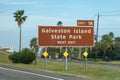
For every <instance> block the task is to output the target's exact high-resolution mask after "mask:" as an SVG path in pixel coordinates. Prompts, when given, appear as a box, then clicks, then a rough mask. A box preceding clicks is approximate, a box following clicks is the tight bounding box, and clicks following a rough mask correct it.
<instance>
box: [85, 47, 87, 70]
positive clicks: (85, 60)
mask: <svg viewBox="0 0 120 80" xmlns="http://www.w3.org/2000/svg"><path fill="white" fill-rule="evenodd" d="M85 51H87V47H86V48H85ZM85 70H87V56H86V57H85Z"/></svg>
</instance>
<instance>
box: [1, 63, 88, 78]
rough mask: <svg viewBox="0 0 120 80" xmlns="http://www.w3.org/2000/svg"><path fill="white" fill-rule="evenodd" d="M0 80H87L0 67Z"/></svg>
mask: <svg viewBox="0 0 120 80" xmlns="http://www.w3.org/2000/svg"><path fill="white" fill-rule="evenodd" d="M0 80H88V79H86V78H82V77H81V78H80V77H74V76H68V75H63V74H55V73H50V72H44V71H37V70H30V69H23V68H17V67H11V66H5V65H0Z"/></svg>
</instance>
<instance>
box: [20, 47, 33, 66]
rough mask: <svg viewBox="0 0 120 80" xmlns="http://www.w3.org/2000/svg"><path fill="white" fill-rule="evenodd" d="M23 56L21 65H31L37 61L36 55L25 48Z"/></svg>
mask: <svg viewBox="0 0 120 80" xmlns="http://www.w3.org/2000/svg"><path fill="white" fill-rule="evenodd" d="M21 55H22V59H21V63H24V64H30V63H32V62H33V61H34V60H35V53H34V52H33V51H32V50H29V49H27V48H24V49H23V50H22V53H21Z"/></svg>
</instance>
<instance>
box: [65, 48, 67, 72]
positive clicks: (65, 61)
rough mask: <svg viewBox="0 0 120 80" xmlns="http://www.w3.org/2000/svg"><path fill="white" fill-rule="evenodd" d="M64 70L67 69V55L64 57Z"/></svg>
mask: <svg viewBox="0 0 120 80" xmlns="http://www.w3.org/2000/svg"><path fill="white" fill-rule="evenodd" d="M66 52H67V47H66ZM65 70H66V71H67V56H66V57H65Z"/></svg>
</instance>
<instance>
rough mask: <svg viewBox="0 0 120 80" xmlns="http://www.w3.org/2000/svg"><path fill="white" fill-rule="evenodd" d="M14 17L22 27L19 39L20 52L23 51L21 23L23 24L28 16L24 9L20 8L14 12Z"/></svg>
mask: <svg viewBox="0 0 120 80" xmlns="http://www.w3.org/2000/svg"><path fill="white" fill-rule="evenodd" d="M14 18H15V21H16V22H17V24H18V26H19V28H20V40H19V52H20V51H21V42H22V40H21V38H22V34H21V32H22V27H21V25H22V24H23V22H25V21H26V18H27V16H24V10H18V11H16V12H15V13H14Z"/></svg>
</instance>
